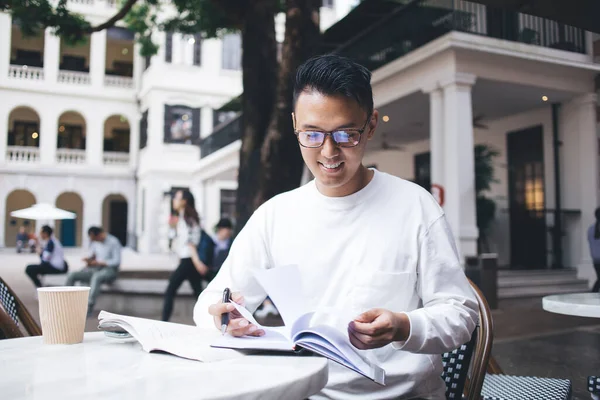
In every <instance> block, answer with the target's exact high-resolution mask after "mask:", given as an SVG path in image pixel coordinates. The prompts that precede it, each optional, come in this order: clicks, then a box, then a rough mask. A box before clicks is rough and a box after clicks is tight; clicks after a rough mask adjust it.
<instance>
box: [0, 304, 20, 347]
mask: <svg viewBox="0 0 600 400" xmlns="http://www.w3.org/2000/svg"><path fill="white" fill-rule="evenodd" d="M19 337H23V333H22V332H21V331H20V330H19V327H18V326H17V324H15V321H13V320H12V318H11V317H9V316H8V314H7V313H6V311H4V309H3V308H2V307H0V340H2V339H14V338H19Z"/></svg>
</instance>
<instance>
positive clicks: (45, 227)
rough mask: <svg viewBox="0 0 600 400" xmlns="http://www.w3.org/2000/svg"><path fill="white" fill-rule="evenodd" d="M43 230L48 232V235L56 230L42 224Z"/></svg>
mask: <svg viewBox="0 0 600 400" xmlns="http://www.w3.org/2000/svg"><path fill="white" fill-rule="evenodd" d="M42 232H43V233H45V234H47V235H48V236H52V232H54V231H53V230H52V228H50V227H49V226H48V225H44V226H42Z"/></svg>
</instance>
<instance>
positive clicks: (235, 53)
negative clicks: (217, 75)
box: [222, 33, 242, 70]
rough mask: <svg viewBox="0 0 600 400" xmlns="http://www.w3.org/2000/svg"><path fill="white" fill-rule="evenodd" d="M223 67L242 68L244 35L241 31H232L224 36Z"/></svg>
mask: <svg viewBox="0 0 600 400" xmlns="http://www.w3.org/2000/svg"><path fill="white" fill-rule="evenodd" d="M222 68H223V69H231V70H241V69H242V37H241V36H240V35H239V33H230V34H227V35H225V36H224V37H223V59H222Z"/></svg>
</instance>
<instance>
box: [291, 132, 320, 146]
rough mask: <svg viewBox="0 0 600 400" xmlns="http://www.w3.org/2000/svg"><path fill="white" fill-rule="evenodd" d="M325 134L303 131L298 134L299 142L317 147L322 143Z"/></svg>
mask: <svg viewBox="0 0 600 400" xmlns="http://www.w3.org/2000/svg"><path fill="white" fill-rule="evenodd" d="M324 138H325V134H324V133H323V132H311V131H305V132H300V133H299V134H298V139H299V140H300V144H301V145H303V146H306V147H319V146H320V145H322V144H323V139H324Z"/></svg>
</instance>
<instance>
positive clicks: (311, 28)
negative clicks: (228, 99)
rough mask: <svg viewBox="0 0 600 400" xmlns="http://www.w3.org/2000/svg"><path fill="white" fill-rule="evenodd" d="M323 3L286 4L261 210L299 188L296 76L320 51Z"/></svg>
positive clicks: (264, 152) (289, 0) (290, 0)
mask: <svg viewBox="0 0 600 400" xmlns="http://www.w3.org/2000/svg"><path fill="white" fill-rule="evenodd" d="M320 5H321V0H286V23H285V39H284V42H283V51H282V60H281V65H280V67H279V76H278V85H277V102H276V104H275V108H274V112H273V115H272V119H271V123H270V124H269V127H268V131H267V136H266V137H265V140H264V143H263V145H262V149H261V154H260V161H261V162H260V171H261V172H260V174H258V175H259V178H260V182H259V188H258V191H257V193H256V195H255V197H254V202H253V203H254V205H255V206H258V205H260V204H262V203H264V202H265V201H267V200H269V199H270V198H271V197H273V196H275V195H277V194H279V193H282V192H285V191H288V190H291V189H294V188H297V187H298V186H299V185H300V179H301V178H302V171H303V162H302V157H301V155H300V149H299V147H298V141H297V140H296V136H295V135H294V132H293V124H292V117H291V113H292V107H293V104H292V103H293V93H292V91H293V85H294V74H295V72H296V69H297V68H298V67H299V66H300V64H301V63H303V62H304V61H306V60H307V59H308V58H310V57H311V56H312V55H313V54H314V52H315V51H316V49H317V45H318V42H319V38H320V28H319V7H320Z"/></svg>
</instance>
